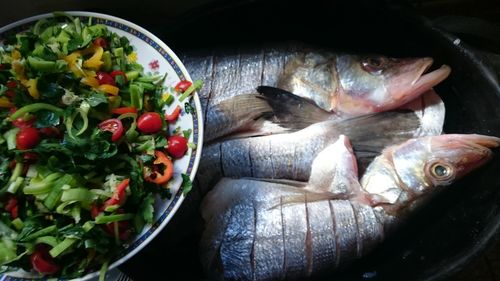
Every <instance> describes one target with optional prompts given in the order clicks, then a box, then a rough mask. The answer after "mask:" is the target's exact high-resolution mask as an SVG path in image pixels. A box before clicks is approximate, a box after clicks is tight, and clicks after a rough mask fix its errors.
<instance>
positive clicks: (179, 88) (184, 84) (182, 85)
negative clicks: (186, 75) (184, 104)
mask: <svg viewBox="0 0 500 281" xmlns="http://www.w3.org/2000/svg"><path fill="white" fill-rule="evenodd" d="M191 85H193V83H191V82H190V81H187V80H182V81H180V82H179V83H177V85H175V91H176V92H178V93H184V92H185V91H186V90H187V89H188V88H189V87H190V86H191Z"/></svg>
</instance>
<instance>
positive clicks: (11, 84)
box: [5, 80, 17, 89]
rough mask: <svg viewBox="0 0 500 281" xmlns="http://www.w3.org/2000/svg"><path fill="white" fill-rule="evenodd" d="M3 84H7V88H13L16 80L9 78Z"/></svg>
mask: <svg viewBox="0 0 500 281" xmlns="http://www.w3.org/2000/svg"><path fill="white" fill-rule="evenodd" d="M5 86H7V88H9V89H14V88H15V87H16V86H17V82H16V81H13V80H9V81H7V83H6V84H5Z"/></svg>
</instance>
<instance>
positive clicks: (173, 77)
mask: <svg viewBox="0 0 500 281" xmlns="http://www.w3.org/2000/svg"><path fill="white" fill-rule="evenodd" d="M66 13H67V14H70V15H72V16H75V17H80V18H81V20H82V22H87V21H88V20H89V18H91V19H92V21H93V23H100V24H104V25H106V26H107V27H108V29H109V30H111V31H112V32H115V33H117V34H118V35H120V36H126V37H127V38H128V39H129V40H130V44H131V46H133V47H134V51H135V52H136V53H137V62H138V63H140V64H141V65H142V66H144V71H145V72H158V73H160V74H164V73H167V78H166V79H165V85H166V86H168V87H173V86H175V85H176V84H177V83H178V82H179V81H180V80H189V81H192V80H191V77H190V76H189V73H188V72H187V70H186V68H185V67H184V65H183V64H182V62H181V61H180V60H179V58H178V57H177V56H176V55H175V54H174V52H173V51H172V50H171V49H170V48H169V47H168V46H167V45H166V44H165V43H163V42H162V41H161V40H160V39H158V38H157V37H156V36H154V35H153V34H151V33H150V32H148V31H147V30H145V29H143V28H141V27H140V26H138V25H135V24H133V23H131V22H128V21H126V20H123V19H120V18H117V17H113V16H109V15H104V14H99V13H90V12H66ZM48 17H53V15H52V14H43V15H39V16H34V17H30V18H27V19H23V20H21V21H17V22H15V23H12V24H9V25H7V26H4V27H2V28H0V44H1V41H2V39H3V38H4V37H5V36H6V35H8V34H12V33H17V32H21V31H24V30H27V29H28V28H29V27H30V26H32V25H33V24H34V23H35V22H36V21H38V20H39V19H42V18H48ZM184 102H186V101H184ZM177 104H179V103H178V101H176V103H174V104H172V105H171V106H170V107H169V108H167V109H166V111H167V112H171V111H172V110H173V108H174V107H175V106H176V105H177ZM191 104H192V105H193V106H194V107H195V109H196V114H184V113H182V115H181V116H180V117H179V120H178V121H177V122H176V124H175V127H177V126H181V128H183V129H192V131H193V133H192V134H191V136H190V139H189V141H190V142H192V143H195V144H196V145H197V149H196V150H194V151H192V150H191V149H189V150H188V154H187V156H185V157H184V158H182V159H180V160H176V161H175V162H174V180H173V181H172V184H171V185H170V189H171V191H172V198H171V199H169V200H159V199H157V201H156V206H155V218H154V223H153V224H152V225H147V226H146V227H145V228H144V229H143V231H142V232H141V233H140V234H139V235H137V237H136V238H135V239H134V240H133V241H132V242H130V244H129V245H128V247H127V248H126V249H125V250H124V251H123V252H122V253H121V254H120V256H119V257H118V258H117V260H116V261H114V262H113V264H112V265H111V266H110V269H112V268H115V267H117V266H118V265H120V264H122V263H123V262H125V261H126V260H127V259H129V258H130V257H132V256H133V255H134V254H136V253H137V252H138V251H140V250H141V249H142V248H143V247H144V246H146V245H147V244H148V243H149V242H150V241H151V240H152V239H153V238H154V237H155V236H156V235H158V233H160V231H161V229H163V228H164V227H165V225H167V223H168V222H169V221H170V219H171V218H172V216H173V215H174V213H175V212H176V211H177V209H178V208H179V206H180V205H181V204H182V201H183V200H184V195H183V194H182V190H181V189H180V185H181V183H182V178H181V173H184V174H187V175H189V177H190V178H191V180H193V179H194V177H195V174H196V171H197V169H198V163H199V160H200V156H201V148H202V144H203V122H202V115H201V106H200V100H199V98H198V95H197V94H196V93H195V94H194V95H193V97H192V100H191ZM180 105H181V107H182V108H184V104H180ZM175 127H174V126H172V127H171V128H169V129H170V130H174V129H175ZM165 239H168V237H165ZM97 275H98V273H97V272H94V273H91V274H88V275H86V276H84V277H82V278H80V279H78V280H89V279H92V278H95V277H96V276H97ZM4 280H5V281H7V280H9V281H20V280H36V277H33V276H32V275H29V274H27V273H26V272H21V271H18V272H13V273H7V274H4V275H0V281H4Z"/></svg>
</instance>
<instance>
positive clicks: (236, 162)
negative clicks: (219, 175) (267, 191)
mask: <svg viewBox="0 0 500 281" xmlns="http://www.w3.org/2000/svg"><path fill="white" fill-rule="evenodd" d="M248 145H249V144H245V145H244V146H243V147H241V146H233V145H231V143H230V142H224V143H222V146H221V152H222V154H223V155H224V159H225V161H222V169H223V171H224V174H228V173H229V174H231V175H232V176H233V177H244V176H245V175H247V176H248V172H247V171H251V170H252V159H251V155H250V154H249V153H248V152H249V150H250V149H249V148H248ZM242 152H243V153H242Z"/></svg>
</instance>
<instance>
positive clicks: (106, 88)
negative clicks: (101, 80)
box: [97, 84, 120, 96]
mask: <svg viewBox="0 0 500 281" xmlns="http://www.w3.org/2000/svg"><path fill="white" fill-rule="evenodd" d="M97 90H99V91H102V92H105V93H107V94H110V95H114V96H116V95H118V92H120V88H118V87H115V86H113V85H109V84H102V85H100V86H99V87H97Z"/></svg>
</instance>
